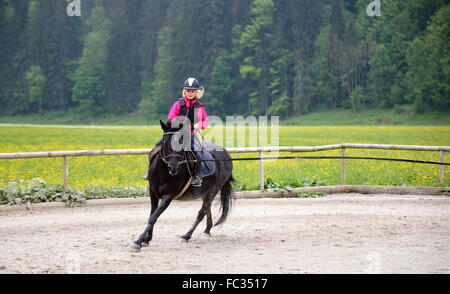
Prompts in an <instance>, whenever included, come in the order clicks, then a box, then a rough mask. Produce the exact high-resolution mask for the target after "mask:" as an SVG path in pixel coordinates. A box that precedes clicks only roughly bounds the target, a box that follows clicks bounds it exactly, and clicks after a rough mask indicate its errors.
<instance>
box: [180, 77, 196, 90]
mask: <svg viewBox="0 0 450 294" xmlns="http://www.w3.org/2000/svg"><path fill="white" fill-rule="evenodd" d="M199 88H200V83H199V82H198V81H197V79H196V78H188V79H187V80H186V81H184V89H185V90H198V89H199Z"/></svg>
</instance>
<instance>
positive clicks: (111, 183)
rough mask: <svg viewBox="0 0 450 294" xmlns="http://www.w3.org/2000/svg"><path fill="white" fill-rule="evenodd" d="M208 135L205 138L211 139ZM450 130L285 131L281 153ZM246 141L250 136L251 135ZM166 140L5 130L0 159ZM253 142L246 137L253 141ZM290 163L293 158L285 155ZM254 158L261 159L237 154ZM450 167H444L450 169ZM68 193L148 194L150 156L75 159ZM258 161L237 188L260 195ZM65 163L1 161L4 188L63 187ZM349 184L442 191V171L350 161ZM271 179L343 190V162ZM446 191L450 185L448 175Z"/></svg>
mask: <svg viewBox="0 0 450 294" xmlns="http://www.w3.org/2000/svg"><path fill="white" fill-rule="evenodd" d="M208 134H210V133H207V135H206V138H208ZM449 135H450V127H400V126H397V127H393V126H378V127H377V126H310V127H298V126H297V127H289V126H285V127H281V128H280V137H279V138H280V139H279V145H280V146H316V145H327V144H337V143H374V144H402V145H434V146H450V136H449ZM246 136H248V134H247V135H246ZM160 137H161V130H160V128H159V127H67V126H60V127H57V126H7V125H0V153H9V152H37V151H62V150H98V149H141V148H142V149H145V148H151V147H152V146H153V145H154V143H155V142H156V141H157V140H158V139H159V138H160ZM248 139H249V138H247V141H249V140H248ZM280 155H281V156H289V155H292V154H291V153H286V154H280ZM298 155H299V156H340V151H339V150H335V151H323V152H315V153H301V154H298ZM232 156H233V157H241V156H245V157H256V156H257V154H255V153H253V154H232ZM347 156H370V157H392V158H405V159H416V160H426V161H439V153H438V152H423V151H390V150H347ZM449 161H450V160H448V159H447V160H446V162H449ZM69 164H70V172H69V173H70V182H69V184H70V186H71V187H72V188H75V189H79V190H82V189H87V188H92V187H105V188H111V187H115V188H118V189H122V188H128V187H134V188H142V187H145V185H146V182H145V181H144V180H142V179H141V176H142V175H143V173H144V172H145V170H146V167H147V156H145V155H138V156H133V155H126V156H97V157H72V158H70V160H69ZM258 164H259V163H258V161H246V162H242V161H241V162H235V163H234V171H233V174H234V176H235V178H236V179H238V181H239V184H238V189H241V190H255V189H258V188H259V180H258V176H259V171H258ZM62 166H63V160H62V158H46V159H15V160H0V185H5V184H6V183H7V182H11V181H16V180H20V179H23V180H29V179H32V178H37V177H39V178H42V179H44V180H45V181H46V182H48V183H52V184H62V183H63V174H62V173H63V169H62ZM347 169H348V174H347V183H348V184H352V185H360V184H367V185H407V186H442V184H440V183H439V166H435V165H423V164H412V163H399V162H384V161H383V162H380V161H361V160H348V162H347ZM264 172H265V178H266V180H267V179H269V178H270V179H271V180H272V181H274V182H276V183H278V184H279V185H281V186H286V185H290V186H302V185H304V182H305V181H307V180H309V181H313V180H316V181H322V182H323V183H322V184H323V185H337V184H340V183H341V161H340V160H278V161H265V162H264ZM445 179H446V180H445V183H444V186H449V169H448V168H447V169H446V171H445Z"/></svg>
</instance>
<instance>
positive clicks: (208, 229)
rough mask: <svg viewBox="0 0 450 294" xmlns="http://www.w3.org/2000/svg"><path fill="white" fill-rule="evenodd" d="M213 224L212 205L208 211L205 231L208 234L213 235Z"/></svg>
mask: <svg viewBox="0 0 450 294" xmlns="http://www.w3.org/2000/svg"><path fill="white" fill-rule="evenodd" d="M212 226H213V222H212V216H211V205H210V206H209V207H208V211H207V212H206V229H205V231H204V232H203V233H205V234H206V235H208V236H211V233H210V232H209V231H211V228H212Z"/></svg>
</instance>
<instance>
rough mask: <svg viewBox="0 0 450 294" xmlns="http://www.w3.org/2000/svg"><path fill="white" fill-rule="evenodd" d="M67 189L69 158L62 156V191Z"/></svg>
mask: <svg viewBox="0 0 450 294" xmlns="http://www.w3.org/2000/svg"><path fill="white" fill-rule="evenodd" d="M68 189H69V158H68V157H67V156H64V191H67V190H68Z"/></svg>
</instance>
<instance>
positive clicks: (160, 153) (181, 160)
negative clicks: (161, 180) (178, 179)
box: [159, 132, 189, 168]
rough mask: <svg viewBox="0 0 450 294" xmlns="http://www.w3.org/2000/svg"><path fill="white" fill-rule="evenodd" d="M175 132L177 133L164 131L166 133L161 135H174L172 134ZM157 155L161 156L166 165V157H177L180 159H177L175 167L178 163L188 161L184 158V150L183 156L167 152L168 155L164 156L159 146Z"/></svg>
mask: <svg viewBox="0 0 450 294" xmlns="http://www.w3.org/2000/svg"><path fill="white" fill-rule="evenodd" d="M176 133H178V132H166V133H164V134H163V137H164V136H166V135H174V134H176ZM159 157H160V158H161V160H162V161H163V162H164V163H165V164H166V165H167V166H168V165H169V162H168V159H169V158H170V157H178V158H179V159H180V161H178V165H177V168H178V167H179V166H180V165H182V164H183V163H188V162H189V161H188V160H186V152H183V156H181V155H179V154H169V155H166V156H164V154H163V152H162V148H161V149H160V150H159Z"/></svg>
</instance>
